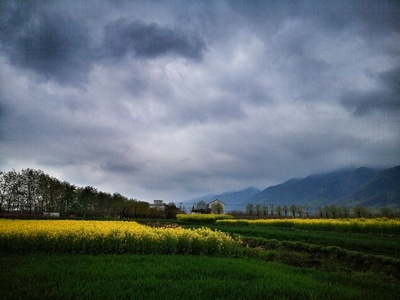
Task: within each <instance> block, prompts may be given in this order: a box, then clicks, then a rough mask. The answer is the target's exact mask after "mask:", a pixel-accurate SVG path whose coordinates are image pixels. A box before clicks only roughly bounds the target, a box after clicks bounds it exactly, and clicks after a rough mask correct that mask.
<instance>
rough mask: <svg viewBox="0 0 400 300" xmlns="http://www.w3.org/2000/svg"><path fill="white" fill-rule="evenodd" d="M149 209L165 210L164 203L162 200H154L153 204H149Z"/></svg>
mask: <svg viewBox="0 0 400 300" xmlns="http://www.w3.org/2000/svg"><path fill="white" fill-rule="evenodd" d="M150 208H155V209H157V210H165V203H164V201H163V200H154V203H153V204H150Z"/></svg>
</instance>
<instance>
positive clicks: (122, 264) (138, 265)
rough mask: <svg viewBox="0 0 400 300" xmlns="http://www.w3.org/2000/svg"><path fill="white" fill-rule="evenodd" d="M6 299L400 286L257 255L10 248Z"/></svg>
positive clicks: (218, 295)
mask: <svg viewBox="0 0 400 300" xmlns="http://www.w3.org/2000/svg"><path fill="white" fill-rule="evenodd" d="M0 265H1V266H2V272H0V274H1V275H0V291H1V298H2V299H396V297H398V295H399V293H400V287H397V286H393V285H390V284H385V283H382V282H380V283H376V282H375V281H374V280H372V279H369V278H364V277H350V276H344V275H340V274H332V273H327V272H322V271H317V270H311V269H304V268H295V267H291V266H285V265H281V264H278V263H274V262H265V261H260V260H256V259H250V258H229V257H213V256H192V255H137V254H120V255H110V254H107V255H77V254H57V255H45V254H19V255H16V254H4V255H2V256H1V257H0Z"/></svg>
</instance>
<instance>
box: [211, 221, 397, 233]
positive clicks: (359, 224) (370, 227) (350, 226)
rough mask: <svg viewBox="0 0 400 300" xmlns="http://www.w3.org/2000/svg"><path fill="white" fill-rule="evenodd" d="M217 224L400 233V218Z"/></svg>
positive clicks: (217, 222) (223, 223)
mask: <svg viewBox="0 0 400 300" xmlns="http://www.w3.org/2000/svg"><path fill="white" fill-rule="evenodd" d="M215 224H217V225H227V226H257V227H279V228H295V229H303V230H318V231H335V232H349V233H373V234H400V219H398V218H396V219H388V218H372V219H364V218H360V219H257V220H246V219H226V220H216V221H215Z"/></svg>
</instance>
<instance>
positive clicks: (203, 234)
mask: <svg viewBox="0 0 400 300" xmlns="http://www.w3.org/2000/svg"><path fill="white" fill-rule="evenodd" d="M239 247H240V242H239V241H238V240H236V239H233V238H232V237H230V236H229V235H227V234H224V233H222V232H219V231H212V230H211V229H208V228H199V229H183V228H152V227H148V226H145V225H140V224H138V223H136V222H122V221H81V220H80V221H76V220H6V219H1V220H0V251H3V252H67V253H143V254H173V253H182V254H222V255H225V254H226V255H230V254H232V253H234V252H235V251H237V250H238V249H239Z"/></svg>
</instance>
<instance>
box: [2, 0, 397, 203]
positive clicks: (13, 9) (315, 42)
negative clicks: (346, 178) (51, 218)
mask: <svg viewBox="0 0 400 300" xmlns="http://www.w3.org/2000/svg"><path fill="white" fill-rule="evenodd" d="M0 14H1V16H0V72H1V73H0V169H1V170H3V171H8V170H10V169H12V168H14V169H16V170H19V169H22V168H37V169H42V170H43V171H45V172H46V173H48V174H50V175H52V176H55V177H57V178H59V179H60V180H67V181H69V182H71V183H73V184H76V185H79V186H86V185H92V186H94V187H96V188H98V189H99V190H101V191H106V192H110V193H112V192H120V193H122V194H124V195H125V196H127V197H131V198H137V199H140V200H145V201H152V200H153V199H164V200H165V201H166V202H169V201H182V200H185V199H190V198H191V197H194V196H199V195H204V194H208V193H220V192H224V191H227V190H240V189H243V188H246V187H249V186H255V187H258V188H260V189H264V188H266V187H268V186H270V185H272V184H277V183H280V182H282V181H285V180H287V179H289V178H292V177H302V176H306V175H309V174H312V173H319V172H328V171H332V170H337V169H340V168H346V167H360V166H367V167H392V166H395V165H399V164H400V151H399V149H400V18H399V16H400V5H399V2H397V1H381V0H377V1H137V2H135V1H2V2H1V4H0Z"/></svg>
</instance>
